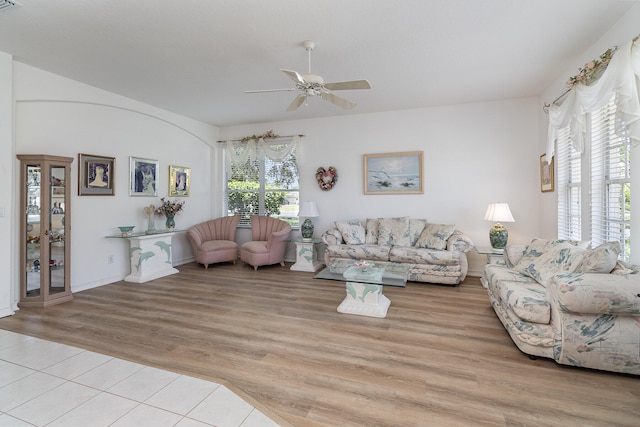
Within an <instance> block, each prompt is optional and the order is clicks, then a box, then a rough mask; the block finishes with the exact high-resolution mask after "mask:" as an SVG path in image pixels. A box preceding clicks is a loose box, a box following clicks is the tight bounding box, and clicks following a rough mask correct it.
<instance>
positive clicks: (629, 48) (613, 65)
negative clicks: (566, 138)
mask: <svg viewBox="0 0 640 427" xmlns="http://www.w3.org/2000/svg"><path fill="white" fill-rule="evenodd" d="M637 40H638V37H636V38H635V39H634V40H632V41H629V42H628V43H626V44H625V45H624V46H622V47H621V48H620V49H618V50H617V51H615V53H613V56H612V57H611V60H610V62H609V63H608V65H607V66H606V69H604V71H603V72H602V75H601V76H600V78H599V79H597V80H595V81H594V80H592V83H591V84H590V85H588V86H587V85H585V84H576V83H574V84H573V85H571V89H570V90H569V91H568V92H566V96H565V97H564V100H563V101H562V103H560V104H558V103H556V102H554V103H553V104H552V105H550V106H549V109H548V112H549V130H548V139H547V149H546V153H547V159H549V161H551V158H552V157H553V155H554V151H555V141H556V139H557V135H558V132H559V131H560V130H561V129H564V128H566V127H567V126H571V132H572V134H571V139H572V144H573V146H574V148H575V149H576V150H577V151H578V152H580V153H582V152H584V141H585V138H586V130H587V127H586V120H587V119H586V115H587V114H588V113H591V112H594V111H597V110H598V109H600V108H602V107H603V106H604V105H606V104H607V103H608V102H609V101H610V99H611V97H613V96H615V104H616V107H617V112H616V133H617V134H619V135H622V136H624V137H629V138H631V143H632V144H633V146H634V147H635V146H637V145H639V144H640V94H639V93H638V90H639V85H638V82H639V81H640V46H639V45H638V42H637ZM607 52H609V51H607ZM603 55H604V54H603ZM607 59H608V58H607ZM589 64H590V63H587V64H586V65H585V69H586V70H587V71H588V70H589V69H592V68H593V67H592V68H589ZM598 74H599V73H598ZM561 97H562V96H561Z"/></svg>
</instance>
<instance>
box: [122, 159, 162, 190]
mask: <svg viewBox="0 0 640 427" xmlns="http://www.w3.org/2000/svg"><path fill="white" fill-rule="evenodd" d="M159 166H160V163H159V162H158V161H157V160H151V159H143V158H140V157H129V172H130V173H129V195H130V196H150V197H156V196H157V195H158V173H159Z"/></svg>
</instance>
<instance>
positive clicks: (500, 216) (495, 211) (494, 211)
mask: <svg viewBox="0 0 640 427" xmlns="http://www.w3.org/2000/svg"><path fill="white" fill-rule="evenodd" d="M484 219H485V220H486V221H493V222H495V224H494V225H493V228H491V230H489V241H490V242H491V247H492V248H493V249H504V248H505V246H507V239H508V238H509V232H508V231H507V229H506V228H504V225H502V224H500V223H501V222H515V220H514V219H513V215H511V211H510V210H509V204H508V203H489V206H488V207H487V213H485V214H484Z"/></svg>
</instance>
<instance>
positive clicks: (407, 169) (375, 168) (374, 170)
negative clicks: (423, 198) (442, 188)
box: [364, 151, 424, 194]
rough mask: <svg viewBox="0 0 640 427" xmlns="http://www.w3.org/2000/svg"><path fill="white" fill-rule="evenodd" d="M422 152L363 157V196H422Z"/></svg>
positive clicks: (367, 155)
mask: <svg viewBox="0 0 640 427" xmlns="http://www.w3.org/2000/svg"><path fill="white" fill-rule="evenodd" d="M422 165H423V152H422V151H408V152H402V153H380V154H365V155H364V194H423V193H424V188H423V176H422Z"/></svg>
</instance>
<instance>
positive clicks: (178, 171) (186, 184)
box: [168, 165, 191, 197]
mask: <svg viewBox="0 0 640 427" xmlns="http://www.w3.org/2000/svg"><path fill="white" fill-rule="evenodd" d="M190 190H191V168H185V167H182V166H173V165H171V166H169V192H168V194H169V197H189V192H190Z"/></svg>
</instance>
